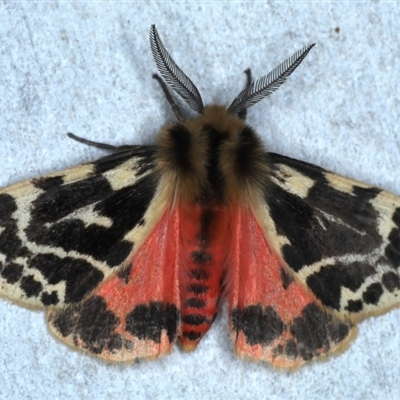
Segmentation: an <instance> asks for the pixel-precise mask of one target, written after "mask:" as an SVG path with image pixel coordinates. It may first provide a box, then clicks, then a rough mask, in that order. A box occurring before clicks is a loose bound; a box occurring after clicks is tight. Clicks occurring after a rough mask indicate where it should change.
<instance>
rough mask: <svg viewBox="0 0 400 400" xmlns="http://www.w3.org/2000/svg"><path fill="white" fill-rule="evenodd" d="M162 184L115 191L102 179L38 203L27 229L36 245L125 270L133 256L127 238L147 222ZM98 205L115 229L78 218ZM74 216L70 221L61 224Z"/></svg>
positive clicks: (148, 183)
mask: <svg viewBox="0 0 400 400" xmlns="http://www.w3.org/2000/svg"><path fill="white" fill-rule="evenodd" d="M155 188H156V181H155V180H154V179H153V177H152V176H151V175H148V176H146V177H144V178H142V179H141V180H140V181H138V182H136V183H135V184H133V185H130V186H127V187H124V188H122V189H119V190H116V191H113V190H112V188H111V187H110V185H109V183H108V181H107V180H106V179H105V178H103V177H102V176H94V177H89V178H87V179H84V180H81V181H79V182H76V183H71V184H69V185H64V186H62V187H61V188H59V189H58V190H49V191H47V192H44V193H43V194H41V195H40V196H39V197H38V198H37V199H36V200H35V201H34V202H33V203H32V212H31V215H32V218H31V222H30V224H29V227H28V228H27V229H26V234H27V237H28V239H29V240H30V241H32V242H35V243H38V244H42V245H48V246H53V247H60V248H62V249H64V250H65V251H77V252H79V253H82V254H85V255H88V256H91V257H93V258H94V259H97V260H100V261H105V262H107V264H109V265H110V266H111V267H112V266H116V265H119V264H120V263H121V262H122V261H123V260H125V259H126V257H127V256H128V255H129V253H130V252H131V250H132V243H130V242H128V241H125V240H124V236H125V235H126V233H128V232H129V231H130V230H132V229H133V228H134V227H135V226H136V225H137V224H138V222H139V221H140V220H141V218H142V217H143V214H144V213H145V211H146V210H147V208H148V206H149V203H150V201H151V200H152V198H153V195H154V192H155ZM91 204H95V206H94V211H95V212H96V213H97V214H99V215H101V216H102V217H106V218H108V219H110V220H111V226H110V227H104V226H100V225H97V224H90V225H88V226H87V225H85V223H84V222H83V221H82V220H81V219H78V218H73V212H74V211H76V210H79V209H80V208H82V207H86V206H88V205H91ZM66 216H70V218H68V219H63V220H61V221H59V222H57V221H58V220H60V219H62V218H64V217H66Z"/></svg>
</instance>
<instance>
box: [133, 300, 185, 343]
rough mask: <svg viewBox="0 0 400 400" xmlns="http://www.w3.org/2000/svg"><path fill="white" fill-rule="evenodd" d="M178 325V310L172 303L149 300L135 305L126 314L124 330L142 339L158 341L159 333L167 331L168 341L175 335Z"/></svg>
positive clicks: (159, 339) (171, 340)
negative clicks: (147, 302) (146, 302)
mask: <svg viewBox="0 0 400 400" xmlns="http://www.w3.org/2000/svg"><path fill="white" fill-rule="evenodd" d="M178 325H179V310H178V309H177V308H176V306H175V305H174V304H167V303H162V302H156V301H153V302H150V303H149V304H139V305H137V306H136V307H135V308H134V309H133V310H132V311H131V312H130V313H129V314H128V315H127V316H126V330H127V331H128V332H129V333H131V334H132V335H133V336H136V337H137V338H139V339H142V340H152V341H153V342H155V343H160V341H161V333H162V331H163V330H166V331H167V336H168V339H169V341H170V342H173V340H174V339H175V337H176V334H177V329H178Z"/></svg>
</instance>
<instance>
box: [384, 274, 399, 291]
mask: <svg viewBox="0 0 400 400" xmlns="http://www.w3.org/2000/svg"><path fill="white" fill-rule="evenodd" d="M382 283H383V286H385V288H386V289H387V290H389V292H391V293H392V292H394V291H395V290H398V289H400V278H399V276H398V275H396V274H395V273H394V272H392V271H389V272H386V273H385V274H383V275H382Z"/></svg>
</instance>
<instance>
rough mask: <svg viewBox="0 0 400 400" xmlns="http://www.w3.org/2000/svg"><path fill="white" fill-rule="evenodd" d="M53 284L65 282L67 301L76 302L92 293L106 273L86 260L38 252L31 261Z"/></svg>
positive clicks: (34, 267) (31, 265)
mask: <svg viewBox="0 0 400 400" xmlns="http://www.w3.org/2000/svg"><path fill="white" fill-rule="evenodd" d="M30 268H32V269H37V270H38V271H40V272H41V273H42V275H43V276H44V277H45V278H46V279H47V281H48V282H49V283H50V284H51V285H55V284H57V283H60V282H65V299H64V301H65V303H76V302H78V301H80V300H82V299H83V297H84V296H85V295H86V294H88V293H90V292H91V291H92V290H93V289H94V288H95V287H96V286H97V285H98V284H99V283H100V282H101V281H102V280H103V278H104V274H103V273H102V272H101V271H99V270H98V269H97V268H95V267H92V265H91V264H89V263H88V262H87V261H85V260H81V259H76V258H72V257H65V258H61V257H58V256H56V255H55V254H37V255H36V256H34V257H33V258H32V260H31V263H30Z"/></svg>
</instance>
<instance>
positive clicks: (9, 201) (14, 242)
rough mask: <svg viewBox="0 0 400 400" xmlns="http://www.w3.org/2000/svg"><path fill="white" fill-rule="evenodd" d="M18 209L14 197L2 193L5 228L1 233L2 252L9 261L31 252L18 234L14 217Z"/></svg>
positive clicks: (1, 222)
mask: <svg viewBox="0 0 400 400" xmlns="http://www.w3.org/2000/svg"><path fill="white" fill-rule="evenodd" d="M16 210H17V204H16V202H15V200H14V198H13V197H12V196H11V195H9V194H7V193H2V194H0V228H3V231H2V232H1V233H0V253H2V254H4V255H5V257H6V261H7V262H10V261H12V260H15V259H16V258H17V257H24V256H26V255H27V254H29V251H28V249H27V248H26V247H25V246H24V245H23V244H22V241H21V239H20V238H19V237H18V236H17V233H18V226H17V221H16V219H15V218H13V213H14V212H15V211H16Z"/></svg>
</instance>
